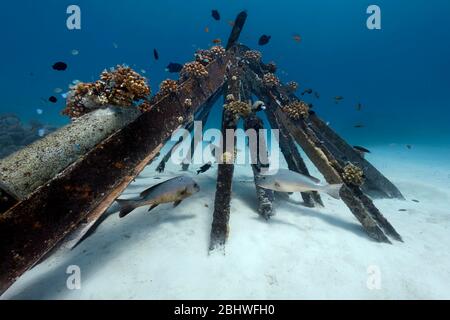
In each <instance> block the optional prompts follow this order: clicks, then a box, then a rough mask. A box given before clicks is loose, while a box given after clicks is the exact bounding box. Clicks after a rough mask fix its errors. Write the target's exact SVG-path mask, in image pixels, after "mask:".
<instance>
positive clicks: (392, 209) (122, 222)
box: [2, 145, 450, 299]
mask: <svg viewBox="0 0 450 320" xmlns="http://www.w3.org/2000/svg"><path fill="white" fill-rule="evenodd" d="M372 149H373V150H372V154H371V155H369V160H370V161H371V162H372V163H373V164H374V165H376V166H377V167H378V168H379V169H380V170H381V171H382V172H383V173H384V174H386V175H387V176H388V177H389V178H390V179H391V180H392V181H393V182H394V183H396V184H397V185H398V187H399V188H400V190H401V191H402V192H403V194H404V195H405V196H406V197H407V199H408V200H407V201H399V200H377V201H375V203H376V205H377V206H378V207H379V208H380V209H381V211H382V212H383V214H384V215H385V216H386V218H388V219H389V221H390V222H391V223H392V224H393V226H394V227H395V228H396V229H397V231H398V232H399V233H400V234H401V235H402V237H403V239H404V243H401V242H396V241H394V242H393V244H392V245H388V244H380V243H376V242H374V241H371V240H370V239H369V238H368V237H367V236H366V235H365V233H364V231H363V229H362V227H361V226H360V225H359V223H358V222H357V220H356V219H355V218H354V216H353V215H352V214H351V212H350V211H349V210H348V209H347V208H346V207H345V205H344V204H343V203H342V202H341V201H338V200H334V199H332V198H330V197H329V196H327V195H323V196H322V197H323V199H324V202H325V205H326V206H325V208H319V209H308V208H305V207H302V206H300V205H298V204H293V203H287V202H285V201H283V200H281V199H278V200H277V202H276V207H277V215H276V216H275V217H274V218H273V219H272V220H271V221H270V222H266V221H264V220H262V219H261V218H259V216H258V215H257V214H256V212H255V210H254V208H255V206H256V197H255V190H254V185H253V184H252V183H249V182H241V181H250V180H251V169H250V167H237V168H236V170H235V181H234V185H233V191H234V198H233V200H232V204H231V209H232V214H231V221H230V226H231V231H230V236H229V240H228V243H227V246H226V252H225V255H222V254H221V253H215V254H213V255H208V243H209V232H210V225H211V217H212V211H213V199H214V191H215V177H216V174H217V171H216V168H215V167H214V168H213V169H211V170H210V171H208V172H206V173H205V174H202V175H199V176H198V182H199V184H200V186H201V188H202V191H201V192H200V193H198V194H196V195H195V196H193V197H192V198H189V199H187V200H185V201H184V202H183V203H182V204H180V205H179V206H178V207H177V208H175V209H172V206H171V205H161V206H159V207H158V208H156V209H154V210H153V211H152V213H147V212H146V211H147V208H145V207H144V208H140V209H138V210H136V211H134V212H133V213H132V214H130V215H129V216H127V217H126V218H123V219H119V217H118V215H117V213H114V214H111V215H110V216H108V218H107V219H106V220H105V221H104V222H103V223H102V224H101V225H100V226H99V228H98V229H97V231H96V232H95V233H94V234H93V235H92V236H91V237H89V238H88V239H87V240H85V241H84V242H83V243H82V244H81V245H79V246H78V247H77V248H75V249H74V250H72V251H68V250H67V249H61V250H59V251H58V252H56V253H55V254H53V255H52V256H51V257H49V258H48V259H47V260H46V261H44V262H43V263H41V264H40V265H38V266H36V267H35V268H34V269H32V270H30V271H29V272H27V273H26V274H24V275H23V276H22V277H21V278H20V279H19V280H18V281H17V282H16V283H15V284H14V285H13V286H12V287H11V288H10V289H9V290H8V291H7V292H6V293H5V294H4V295H3V296H2V298H3V299H11V298H14V299H23V298H31V299H93V298H95V299H119V298H120V299H170V298H175V299H266V298H267V299H329V298H337V299H352V298H357V299H372V298H373V299H425V298H430V299H438V298H446V299H449V298H450V250H449V245H450V232H449V231H450V230H449V227H450V164H449V163H448V162H447V161H448V159H449V158H450V157H449V156H448V155H449V154H450V152H449V150H441V149H430V148H427V149H422V148H420V147H416V146H414V147H413V149H411V150H407V149H406V148H405V147H404V146H401V145H399V146H383V147H376V148H375V147H372ZM446 160H447V161H446ZM157 163H158V161H155V162H154V163H153V164H152V165H151V166H150V167H148V168H146V170H145V171H144V172H143V174H142V175H141V177H140V178H139V179H137V180H136V182H135V183H133V184H132V185H130V187H129V188H128V189H127V191H126V193H127V194H134V193H137V192H138V191H140V190H142V189H144V188H146V187H148V186H149V185H151V184H153V183H154V182H158V181H159V180H154V179H153V178H152V176H154V175H155V171H154V167H155V166H156V165H157ZM197 168H198V166H195V167H193V168H191V169H192V170H193V169H197ZM177 173H178V167H174V166H170V167H169V168H168V170H166V173H165V175H170V174H177ZM312 173H313V174H316V175H317V176H320V175H318V174H317V172H316V171H312ZM299 198H300V197H299V196H298V195H295V196H294V199H295V200H299ZM411 199H418V200H419V201H420V203H416V202H413V201H411ZM206 205H207V206H208V207H206ZM398 209H407V211H406V212H399V211H398ZM69 265H78V266H79V267H80V268H81V285H82V288H81V289H80V290H69V289H67V287H66V279H67V277H68V275H67V274H66V273H65V272H66V268H67V267H68V266H69ZM370 266H375V268H379V270H380V272H381V273H380V276H381V278H380V279H381V283H380V285H381V287H380V288H379V289H372V290H370V289H369V288H368V287H367V280H368V277H369V275H368V272H367V270H368V268H369V267H370Z"/></svg>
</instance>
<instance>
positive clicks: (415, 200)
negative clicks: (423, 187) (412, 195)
mask: <svg viewBox="0 0 450 320" xmlns="http://www.w3.org/2000/svg"><path fill="white" fill-rule="evenodd" d="M411 201H414V202H417V203H419V202H420V201H419V200H417V199H412V200H411Z"/></svg>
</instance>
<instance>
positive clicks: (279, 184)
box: [256, 169, 342, 199]
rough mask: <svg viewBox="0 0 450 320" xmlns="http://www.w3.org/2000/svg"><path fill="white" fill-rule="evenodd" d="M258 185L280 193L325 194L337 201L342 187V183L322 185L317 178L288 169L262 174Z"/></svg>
mask: <svg viewBox="0 0 450 320" xmlns="http://www.w3.org/2000/svg"><path fill="white" fill-rule="evenodd" d="M256 184H257V185H258V186H259V187H261V188H264V189H270V190H274V191H278V192H308V191H319V192H325V193H327V194H328V195H330V196H331V197H333V198H335V199H340V196H339V191H340V190H341V187H342V183H339V184H321V183H320V180H319V179H317V178H314V177H311V176H305V175H303V174H300V173H298V172H294V171H291V170H288V169H279V170H278V172H276V173H275V174H271V173H270V172H267V173H264V174H261V176H260V177H259V178H258V180H257V182H256Z"/></svg>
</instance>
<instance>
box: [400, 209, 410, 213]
mask: <svg viewBox="0 0 450 320" xmlns="http://www.w3.org/2000/svg"><path fill="white" fill-rule="evenodd" d="M398 211H401V212H405V211H408V210H406V209H398Z"/></svg>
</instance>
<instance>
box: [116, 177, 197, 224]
mask: <svg viewBox="0 0 450 320" xmlns="http://www.w3.org/2000/svg"><path fill="white" fill-rule="evenodd" d="M198 191H200V187H199V185H198V184H197V183H196V182H195V181H194V180H193V179H192V178H190V177H187V176H177V177H175V178H171V179H169V180H166V181H164V182H161V183H158V184H156V185H153V186H151V187H150V188H148V189H146V190H144V191H142V192H141V194H140V195H139V196H138V197H135V198H131V199H116V201H117V203H118V204H119V206H120V214H119V217H121V218H123V217H125V216H126V215H127V214H129V213H130V212H131V211H133V210H134V209H136V208H138V207H142V206H147V205H149V206H150V208H149V209H148V211H150V210H152V209H153V208H155V207H156V206H158V205H159V204H161V203H169V202H173V203H174V207H176V206H177V205H179V204H180V203H181V201H183V200H184V199H186V198H188V197H190V196H191V195H193V194H195V193H197V192H198Z"/></svg>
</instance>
